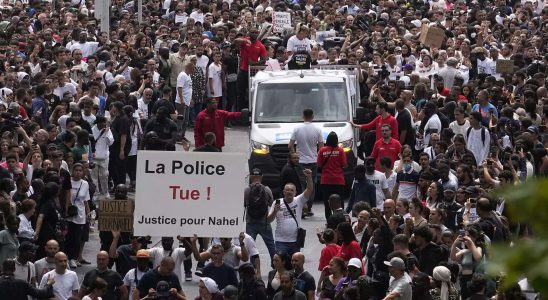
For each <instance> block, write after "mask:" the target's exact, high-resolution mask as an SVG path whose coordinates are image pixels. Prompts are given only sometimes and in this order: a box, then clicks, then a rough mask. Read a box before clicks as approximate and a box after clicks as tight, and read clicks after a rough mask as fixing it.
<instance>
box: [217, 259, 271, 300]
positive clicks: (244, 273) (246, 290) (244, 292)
mask: <svg viewBox="0 0 548 300" xmlns="http://www.w3.org/2000/svg"><path fill="white" fill-rule="evenodd" d="M238 273H239V275H240V283H239V284H238V285H237V286H238V289H237V291H236V294H235V295H236V299H238V296H239V299H241V300H265V299H267V293H266V288H265V284H264V282H263V280H262V279H261V278H260V277H257V276H256V271H255V268H254V267H253V264H251V263H244V264H242V265H241V266H240V267H239V268H238ZM231 287H233V286H231V285H227V286H226V287H225V288H224V293H225V299H226V298H227V295H226V294H227V293H228V294H232V293H233V290H232V288H231Z"/></svg>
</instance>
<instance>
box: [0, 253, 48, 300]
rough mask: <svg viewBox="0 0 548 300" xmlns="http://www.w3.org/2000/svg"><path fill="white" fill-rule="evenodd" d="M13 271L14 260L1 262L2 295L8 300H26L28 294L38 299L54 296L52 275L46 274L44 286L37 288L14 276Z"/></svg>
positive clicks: (14, 269) (14, 266) (0, 283)
mask: <svg viewBox="0 0 548 300" xmlns="http://www.w3.org/2000/svg"><path fill="white" fill-rule="evenodd" d="M15 271H16V262H15V261H14V260H6V261H4V262H3V263H2V276H0V291H2V296H7V297H8V298H9V299H10V300H27V299H29V298H28V297H29V296H30V297H31V298H32V297H35V298H38V299H45V298H53V297H55V295H54V294H53V285H54V284H55V279H54V278H53V277H52V276H48V279H47V281H46V284H44V288H42V289H37V288H36V287H35V285H34V284H31V283H29V282H27V281H25V280H22V279H18V278H16V276H15ZM8 295H9V296H8ZM6 299H7V298H6Z"/></svg>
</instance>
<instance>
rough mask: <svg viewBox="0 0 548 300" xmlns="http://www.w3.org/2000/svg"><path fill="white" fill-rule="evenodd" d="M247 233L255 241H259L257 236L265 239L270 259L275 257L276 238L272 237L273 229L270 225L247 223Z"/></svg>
mask: <svg viewBox="0 0 548 300" xmlns="http://www.w3.org/2000/svg"><path fill="white" fill-rule="evenodd" d="M245 232H246V233H247V234H249V235H250V236H251V237H252V238H253V239H254V240H257V235H260V236H261V237H262V238H263V241H264V243H265V244H266V248H267V249H268V253H269V254H270V258H271V259H272V257H273V256H274V254H275V252H276V248H275V246H274V236H273V235H272V227H271V226H270V224H268V223H256V222H255V223H250V222H248V223H246V225H245Z"/></svg>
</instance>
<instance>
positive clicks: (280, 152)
mask: <svg viewBox="0 0 548 300" xmlns="http://www.w3.org/2000/svg"><path fill="white" fill-rule="evenodd" d="M270 154H271V155H272V159H273V160H274V162H275V163H276V167H277V168H278V170H281V169H282V168H283V166H285V164H286V163H287V157H288V156H289V148H288V145H287V144H281V145H273V146H272V147H271V148H270Z"/></svg>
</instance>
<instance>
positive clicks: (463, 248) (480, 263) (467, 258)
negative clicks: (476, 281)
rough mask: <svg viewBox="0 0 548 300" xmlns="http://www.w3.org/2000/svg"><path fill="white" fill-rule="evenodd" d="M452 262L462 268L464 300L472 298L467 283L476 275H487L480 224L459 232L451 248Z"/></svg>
mask: <svg viewBox="0 0 548 300" xmlns="http://www.w3.org/2000/svg"><path fill="white" fill-rule="evenodd" d="M450 257H451V260H453V261H455V262H457V263H458V264H459V265H460V267H461V278H460V287H461V295H462V298H463V299H466V298H468V297H469V296H471V293H470V291H469V290H468V286H467V283H468V281H470V280H471V279H472V276H473V275H474V274H475V273H480V274H483V273H485V263H486V262H485V257H486V253H485V247H484V235H483V232H482V230H481V227H480V226H479V225H478V224H470V225H468V226H467V227H466V229H465V230H461V231H460V232H459V235H458V238H456V239H455V241H454V242H453V245H452V246H451V256H450Z"/></svg>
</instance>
